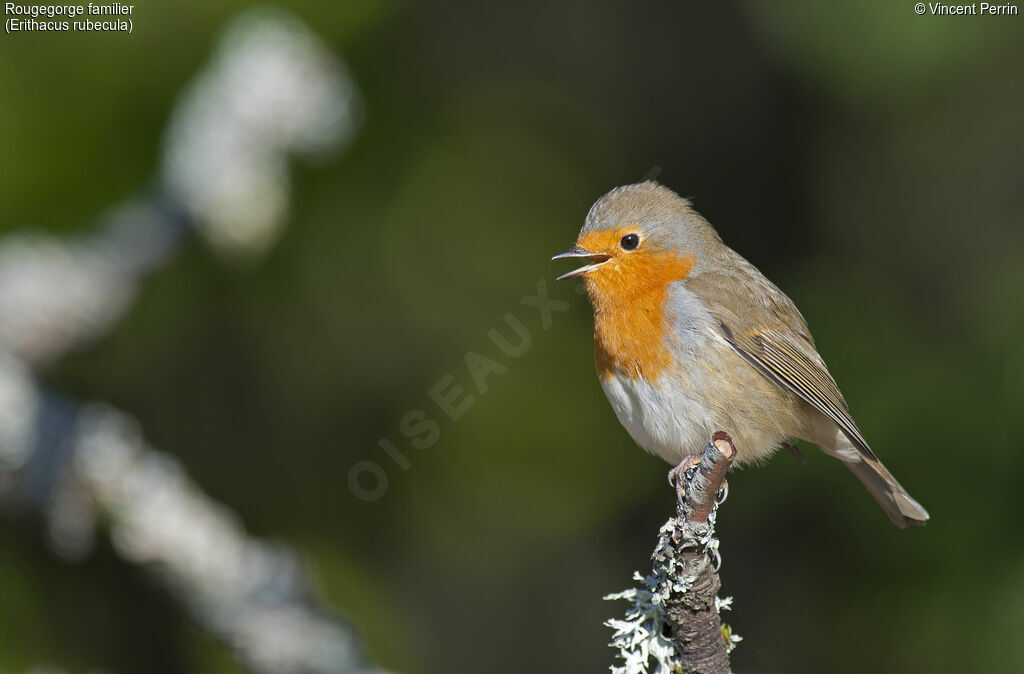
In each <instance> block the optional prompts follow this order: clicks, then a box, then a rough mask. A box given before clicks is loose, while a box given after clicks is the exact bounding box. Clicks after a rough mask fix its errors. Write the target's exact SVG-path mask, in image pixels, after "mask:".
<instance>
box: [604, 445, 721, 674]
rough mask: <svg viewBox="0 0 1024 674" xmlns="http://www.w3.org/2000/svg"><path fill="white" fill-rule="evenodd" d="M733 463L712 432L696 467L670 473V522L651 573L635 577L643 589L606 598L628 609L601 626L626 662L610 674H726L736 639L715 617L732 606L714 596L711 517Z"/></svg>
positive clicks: (715, 545) (714, 545)
mask: <svg viewBox="0 0 1024 674" xmlns="http://www.w3.org/2000/svg"><path fill="white" fill-rule="evenodd" d="M735 458H736V446H735V445H734V444H733V441H732V438H730V437H729V435H728V434H727V433H725V432H724V431H716V432H715V433H714V435H712V436H711V441H710V442H708V446H707V448H706V449H705V450H704V455H703V457H702V458H701V461H700V463H699V464H698V463H695V464H692V465H690V466H686V465H685V464H680V466H679V467H678V468H676V469H675V470H673V471H672V473H671V474H670V475H671V476H673V477H674V480H675V483H676V485H675V486H676V492H677V494H678V499H677V502H676V515H675V517H673V518H672V519H670V520H669V521H668V522H666V523H665V525H664V526H662V527H661V530H660V531H659V532H658V545H657V547H655V549H654V553H653V554H652V555H651V565H652V569H651V574H650V575H648V576H646V577H643V576H640V574H636V575H635V576H634V578H635V579H637V580H640V581H642V582H643V585H644V587H641V588H635V589H632V590H627V591H626V592H622V593H619V594H615V595H610V596H609V597H607V598H608V599H628V600H631V601H632V602H633V606H632V607H631V609H630V610H629V611H628V612H627V614H626V619H625V620H610V621H608V622H607V623H606V624H607V625H608V626H610V627H612V628H613V629H615V630H616V633H615V635H614V637H613V640H612V643H611V645H612V646H613V647H616V648H618V650H619V655H620V657H622V658H623V660H625V664H624V666H622V667H613V668H612V671H613V672H614V673H615V674H647V673H648V672H650V673H651V674H678V673H679V672H685V673H686V674H728V673H729V672H731V669H730V666H729V653H730V652H731V651H732V649H733V648H734V647H735V645H736V643H737V642H738V641H739V640H740V638H739V637H738V636H735V635H733V634H732V633H731V630H730V629H729V628H728V626H723V625H722V621H721V618H720V616H719V611H721V610H723V609H727V608H728V607H729V605H730V604H731V601H732V600H731V599H719V597H718V591H719V589H720V587H721V582H720V580H719V578H718V567H719V566H720V564H721V558H720V557H719V555H718V539H717V538H716V537H715V517H716V514H717V509H718V506H719V504H721V503H722V502H723V501H724V500H725V496H726V493H727V491H728V487H727V484H726V482H725V474H726V473H727V472H728V470H729V468H730V467H731V466H732V463H733V460H734V459H735ZM650 658H653V659H654V660H655V665H654V668H653V669H652V668H651V667H650V663H649V659H650Z"/></svg>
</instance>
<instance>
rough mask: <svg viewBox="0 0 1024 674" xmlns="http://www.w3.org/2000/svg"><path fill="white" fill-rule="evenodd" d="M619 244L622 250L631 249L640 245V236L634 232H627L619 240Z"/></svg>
mask: <svg viewBox="0 0 1024 674" xmlns="http://www.w3.org/2000/svg"><path fill="white" fill-rule="evenodd" d="M619 245H620V246H622V250H633V249H634V248H636V247H637V246H639V245H640V237H639V236H637V235H636V234H627V235H626V236H624V237H622V241H619Z"/></svg>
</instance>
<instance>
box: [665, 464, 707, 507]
mask: <svg viewBox="0 0 1024 674" xmlns="http://www.w3.org/2000/svg"><path fill="white" fill-rule="evenodd" d="M700 460H701V457H699V456H684V457H683V460H682V461H680V462H679V465H678V466H676V467H675V468H673V469H672V470H670V471H668V483H669V484H670V485H671V486H673V487H675V490H676V496H677V497H678V498H679V500H680V501H682V500H683V499H684V498H686V483H687V481H688V480H690V479H693V474H692V473H691V471H693V470H696V468H697V466H699V465H700Z"/></svg>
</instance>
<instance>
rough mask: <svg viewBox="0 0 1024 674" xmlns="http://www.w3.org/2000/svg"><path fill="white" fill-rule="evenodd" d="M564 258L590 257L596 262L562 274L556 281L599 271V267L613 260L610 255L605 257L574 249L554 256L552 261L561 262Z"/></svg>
mask: <svg viewBox="0 0 1024 674" xmlns="http://www.w3.org/2000/svg"><path fill="white" fill-rule="evenodd" d="M563 257H589V258H593V260H594V261H593V262H591V263H590V264H588V265H584V266H582V267H580V268H579V269H573V270H572V271H571V272H569V273H568V274H562V275H561V276H559V277H558V278H556V279H555V280H556V281H561V280H563V279H567V278H575V277H577V276H583V275H584V274H586V273H587V272H592V271H594V270H595V269H597V268H598V267H600V266H601V265H603V264H604V263H605V262H607V261H608V260H610V259H611V256H610V255H605V254H604V253H591V252H590V251H589V250H584V249H583V248H573V249H572V250H567V251H565V252H564V253H559V254H558V255H554V256H552V258H551V259H552V260H560V259H562V258H563Z"/></svg>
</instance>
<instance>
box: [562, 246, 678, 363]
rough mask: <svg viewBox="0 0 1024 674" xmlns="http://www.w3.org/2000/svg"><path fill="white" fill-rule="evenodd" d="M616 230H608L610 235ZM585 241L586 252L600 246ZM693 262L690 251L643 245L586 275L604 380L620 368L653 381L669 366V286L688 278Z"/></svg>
mask: <svg viewBox="0 0 1024 674" xmlns="http://www.w3.org/2000/svg"><path fill="white" fill-rule="evenodd" d="M619 234H620V233H618V232H616V233H609V235H610V238H615V237H616V236H619ZM616 240H617V239H616ZM587 243H588V242H586V241H582V240H581V241H580V244H581V245H583V246H584V247H587V248H588V250H594V249H598V250H600V248H598V247H597V246H594V248H590V247H588V246H587ZM590 243H591V245H593V243H596V242H590ZM696 262H697V258H696V257H695V256H693V255H689V254H679V253H676V252H675V251H670V250H663V249H644V248H643V247H642V246H641V248H639V249H637V250H636V251H632V252H625V251H623V252H621V253H617V254H616V255H615V257H613V258H612V259H611V260H609V261H608V262H607V263H605V264H603V265H601V267H600V268H599V269H597V270H595V271H594V272H591V273H589V274H587V275H586V276H585V277H584V281H585V283H586V288H587V293H588V294H589V295H590V300H591V302H592V303H593V305H594V347H595V352H596V353H595V358H596V362H597V372H598V375H599V376H600V377H601V378H602V379H607V378H608V377H611V376H612V374H614V373H615V372H619V373H621V374H623V375H625V376H626V377H629V378H630V379H633V380H635V379H637V378H640V377H643V378H644V379H646V380H648V381H655V380H657V379H658V377H659V376H660V375H661V373H662V372H664V371H665V370H666V369H667V368H669V367H671V366H672V364H673V363H674V362H675V359H674V358H673V356H672V353H671V352H669V351H668V350H667V349H666V348H665V333H666V331H667V330H668V329H669V325H668V321H667V318H666V316H665V303H666V300H667V299H668V286H669V284H670V283H672V282H673V281H678V280H681V279H684V278H686V276H687V275H688V274H689V273H690V271H691V270H692V269H693V266H694V265H695V264H696Z"/></svg>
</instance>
